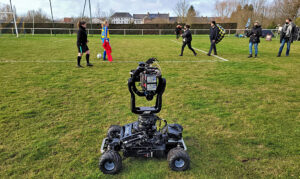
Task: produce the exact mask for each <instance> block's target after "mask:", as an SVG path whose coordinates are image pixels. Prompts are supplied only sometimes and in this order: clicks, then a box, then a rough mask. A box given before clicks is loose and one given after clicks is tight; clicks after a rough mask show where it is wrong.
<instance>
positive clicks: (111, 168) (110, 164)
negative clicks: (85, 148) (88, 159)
mask: <svg viewBox="0 0 300 179" xmlns="http://www.w3.org/2000/svg"><path fill="white" fill-rule="evenodd" d="M99 169H100V170H101V171H102V172H103V173H104V174H117V173H118V172H119V171H120V170H121V169H122V158H121V156H120V154H119V153H118V152H116V151H113V150H109V151H106V152H105V153H104V154H103V155H102V156H101V157H100V161H99Z"/></svg>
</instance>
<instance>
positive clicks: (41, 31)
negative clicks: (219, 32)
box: [0, 28, 278, 37]
mask: <svg viewBox="0 0 300 179" xmlns="http://www.w3.org/2000/svg"><path fill="white" fill-rule="evenodd" d="M77 30H78V29H74V28H20V29H18V32H19V34H20V35H22V34H23V35H33V36H34V35H50V36H55V35H62V34H63V35H69V36H73V35H76V33H77ZM225 30H226V34H227V35H228V36H230V35H236V36H237V35H238V36H239V37H243V36H242V35H240V34H244V32H245V30H246V29H225ZM264 30H267V31H270V32H272V33H273V34H274V35H275V36H276V35H277V34H278V30H276V29H264ZM109 31H110V34H112V35H124V36H126V35H141V36H143V35H174V29H110V30H109ZM191 32H192V34H193V35H208V34H209V29H191ZM87 33H88V34H89V35H100V34H101V29H87ZM0 34H11V35H14V34H15V29H14V28H0Z"/></svg>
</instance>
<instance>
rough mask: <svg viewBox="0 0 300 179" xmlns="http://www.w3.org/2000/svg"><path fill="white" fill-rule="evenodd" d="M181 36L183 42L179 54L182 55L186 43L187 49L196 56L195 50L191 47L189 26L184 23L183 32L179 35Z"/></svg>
mask: <svg viewBox="0 0 300 179" xmlns="http://www.w3.org/2000/svg"><path fill="white" fill-rule="evenodd" d="M181 36H182V38H183V44H182V47H181V54H180V55H179V56H182V55H183V51H184V48H185V46H186V45H188V47H189V49H190V50H191V51H192V52H193V53H194V55H195V56H196V55H197V53H196V52H195V50H194V49H193V48H192V33H191V31H190V26H189V25H185V26H184V33H183V34H182V35H181Z"/></svg>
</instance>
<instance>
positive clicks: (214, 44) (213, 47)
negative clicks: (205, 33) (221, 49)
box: [208, 40, 217, 55]
mask: <svg viewBox="0 0 300 179" xmlns="http://www.w3.org/2000/svg"><path fill="white" fill-rule="evenodd" d="M210 43H211V44H210V49H209V52H208V54H209V55H210V54H211V51H212V50H213V49H214V54H215V55H216V54H217V47H216V41H212V40H211V41H210Z"/></svg>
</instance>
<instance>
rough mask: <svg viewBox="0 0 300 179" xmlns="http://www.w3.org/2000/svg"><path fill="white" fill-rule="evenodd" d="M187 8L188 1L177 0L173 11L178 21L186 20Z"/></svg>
mask: <svg viewBox="0 0 300 179" xmlns="http://www.w3.org/2000/svg"><path fill="white" fill-rule="evenodd" d="M188 9H189V3H188V2H186V0H179V2H177V4H176V5H175V8H174V12H175V14H176V15H177V17H178V21H179V22H180V23H185V22H186V17H187V13H188Z"/></svg>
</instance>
